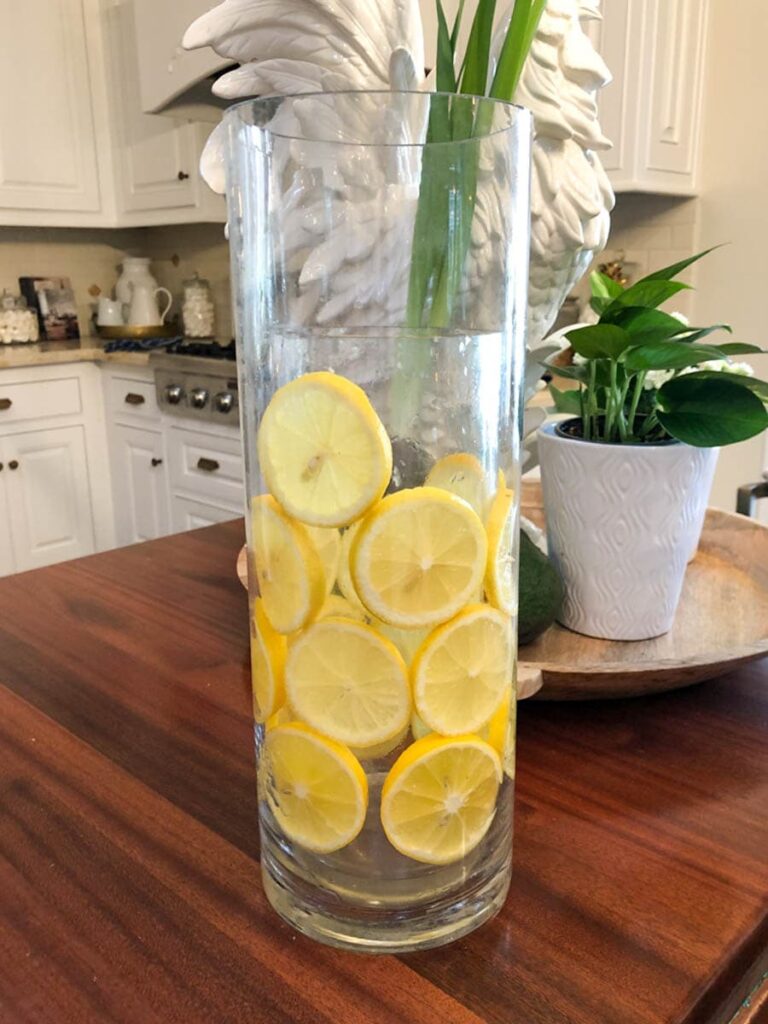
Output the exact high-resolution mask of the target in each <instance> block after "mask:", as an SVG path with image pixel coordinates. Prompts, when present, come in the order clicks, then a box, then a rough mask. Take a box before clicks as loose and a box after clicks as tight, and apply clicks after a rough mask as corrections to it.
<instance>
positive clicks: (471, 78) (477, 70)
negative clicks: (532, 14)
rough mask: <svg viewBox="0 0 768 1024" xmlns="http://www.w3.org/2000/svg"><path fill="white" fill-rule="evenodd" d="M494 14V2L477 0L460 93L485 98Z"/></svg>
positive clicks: (494, 0)
mask: <svg viewBox="0 0 768 1024" xmlns="http://www.w3.org/2000/svg"><path fill="white" fill-rule="evenodd" d="M495 14H496V0H479V2H478V5H477V8H476V10H475V17H474V18H473V19H472V28H471V29H470V33H469V40H468V41H467V52H466V55H465V57H464V72H463V74H462V76H461V85H460V89H459V91H460V92H463V93H472V94H474V95H476V96H485V90H486V88H487V86H488V66H489V64H490V60H491V37H492V35H493V19H494V16H495Z"/></svg>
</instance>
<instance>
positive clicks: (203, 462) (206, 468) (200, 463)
mask: <svg viewBox="0 0 768 1024" xmlns="http://www.w3.org/2000/svg"><path fill="white" fill-rule="evenodd" d="M197 468H198V469H202V470H203V472H205V473H215V472H216V470H217V469H218V468H219V464H218V462H217V461H216V459H206V458H204V457H201V458H199V459H198V460H197Z"/></svg>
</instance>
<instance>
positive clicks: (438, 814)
mask: <svg viewBox="0 0 768 1024" xmlns="http://www.w3.org/2000/svg"><path fill="white" fill-rule="evenodd" d="M501 777H502V776H501V763H500V761H499V755H498V754H497V753H496V751H495V750H494V749H493V747H492V746H491V745H490V744H489V743H486V742H485V741H484V740H481V739H480V738H479V737H477V736H459V737H456V738H453V739H446V738H445V737H443V736H435V735H430V736H425V737H424V738H423V739H420V740H417V741H416V742H415V743H412V744H411V746H410V747H408V749H407V750H405V751H404V752H403V753H402V754H401V755H400V757H399V758H398V759H397V761H395V763H394V765H393V766H392V768H391V769H390V771H389V774H388V775H387V778H386V781H385V783H384V787H383V789H382V791H381V824H382V826H383V828H384V831H385V833H386V835H387V839H389V841H390V843H391V844H392V845H393V846H394V847H395V849H396V850H399V851H400V853H402V854H404V855H405V856H406V857H411V858H412V859H413V860H418V861H422V862H423V863H425V864H450V863H451V862H452V861H456V860H460V859H461V858H462V857H464V856H466V855H467V854H468V853H469V852H470V851H471V850H473V849H474V848H475V847H476V846H477V844H478V843H479V842H480V841H481V840H482V838H483V836H484V835H485V834H486V832H487V831H488V829H489V827H490V825H491V822H492V821H493V816H494V812H495V810H496V797H497V794H498V791H499V785H500V783H501Z"/></svg>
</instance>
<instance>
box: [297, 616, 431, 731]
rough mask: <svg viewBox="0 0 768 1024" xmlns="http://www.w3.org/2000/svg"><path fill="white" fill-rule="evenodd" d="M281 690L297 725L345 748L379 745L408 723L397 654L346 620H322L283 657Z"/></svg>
mask: <svg viewBox="0 0 768 1024" xmlns="http://www.w3.org/2000/svg"><path fill="white" fill-rule="evenodd" d="M285 685H286V693H287V696H288V701H289V702H290V705H291V707H292V708H293V709H294V711H295V712H296V713H297V715H298V716H299V718H301V720H302V721H304V722H306V723H307V724H308V725H311V726H312V727H313V728H314V729H318V730H319V731H320V732H322V733H324V734H325V735H326V736H330V737H331V738H332V739H334V740H339V741H340V742H341V743H347V744H348V745H349V746H354V747H371V746H373V745H374V744H378V743H384V742H385V741H387V740H391V739H393V737H395V736H397V735H398V734H399V733H400V732H402V731H403V730H404V729H405V728H406V727H407V725H408V722H409V720H410V716H411V694H410V687H409V685H408V674H407V670H406V667H405V662H404V661H403V659H402V657H401V655H400V652H399V651H398V649H397V648H396V647H395V645H394V644H393V643H391V642H390V641H389V640H386V639H385V638H384V637H382V636H379V635H378V633H376V631H375V630H373V629H371V627H370V626H366V625H364V624H363V623H361V622H353V621H352V620H351V619H341V618H329V619H321V620H320V621H319V622H316V623H314V624H313V625H312V626H310V627H309V628H308V629H306V630H305V631H304V632H303V633H302V635H301V636H300V637H299V638H298V639H297V640H296V641H294V643H293V644H291V646H290V649H289V651H288V660H287V663H286V667H285Z"/></svg>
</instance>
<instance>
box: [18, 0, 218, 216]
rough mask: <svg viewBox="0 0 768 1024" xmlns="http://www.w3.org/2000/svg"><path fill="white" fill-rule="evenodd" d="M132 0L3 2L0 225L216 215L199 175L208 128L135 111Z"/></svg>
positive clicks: (137, 106)
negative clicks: (30, 54)
mask: <svg viewBox="0 0 768 1024" xmlns="http://www.w3.org/2000/svg"><path fill="white" fill-rule="evenodd" d="M134 2H135V0H24V3H19V4H15V3H14V4H5V5H4V9H5V13H6V19H5V22H4V31H3V34H2V42H0V52H2V55H3V56H2V64H1V65H0V83H2V93H1V94H0V224H5V225H29V226H36V225H42V226H47V227H55V226H61V227H139V226H144V225H150V224H177V223H185V222H194V221H204V220H208V221H223V220H225V219H226V208H225V203H224V200H223V198H222V197H220V196H215V195H213V193H212V192H210V190H209V189H208V188H207V186H206V185H205V184H204V183H203V182H202V181H201V180H200V177H199V173H198V164H199V160H200V154H201V152H202V147H203V145H204V142H205V139H206V138H207V135H208V132H209V131H210V129H211V128H212V127H213V125H210V126H208V125H201V124H199V123H197V122H195V121H192V120H189V119H188V118H183V117H171V116H164V115H157V114H147V113H144V111H143V110H142V105H141V98H140V87H139V46H138V42H137V38H136V27H135V12H134ZM26 41H28V42H26ZM30 52H33V53H34V55H35V59H34V60H30V59H29V53H30Z"/></svg>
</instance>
